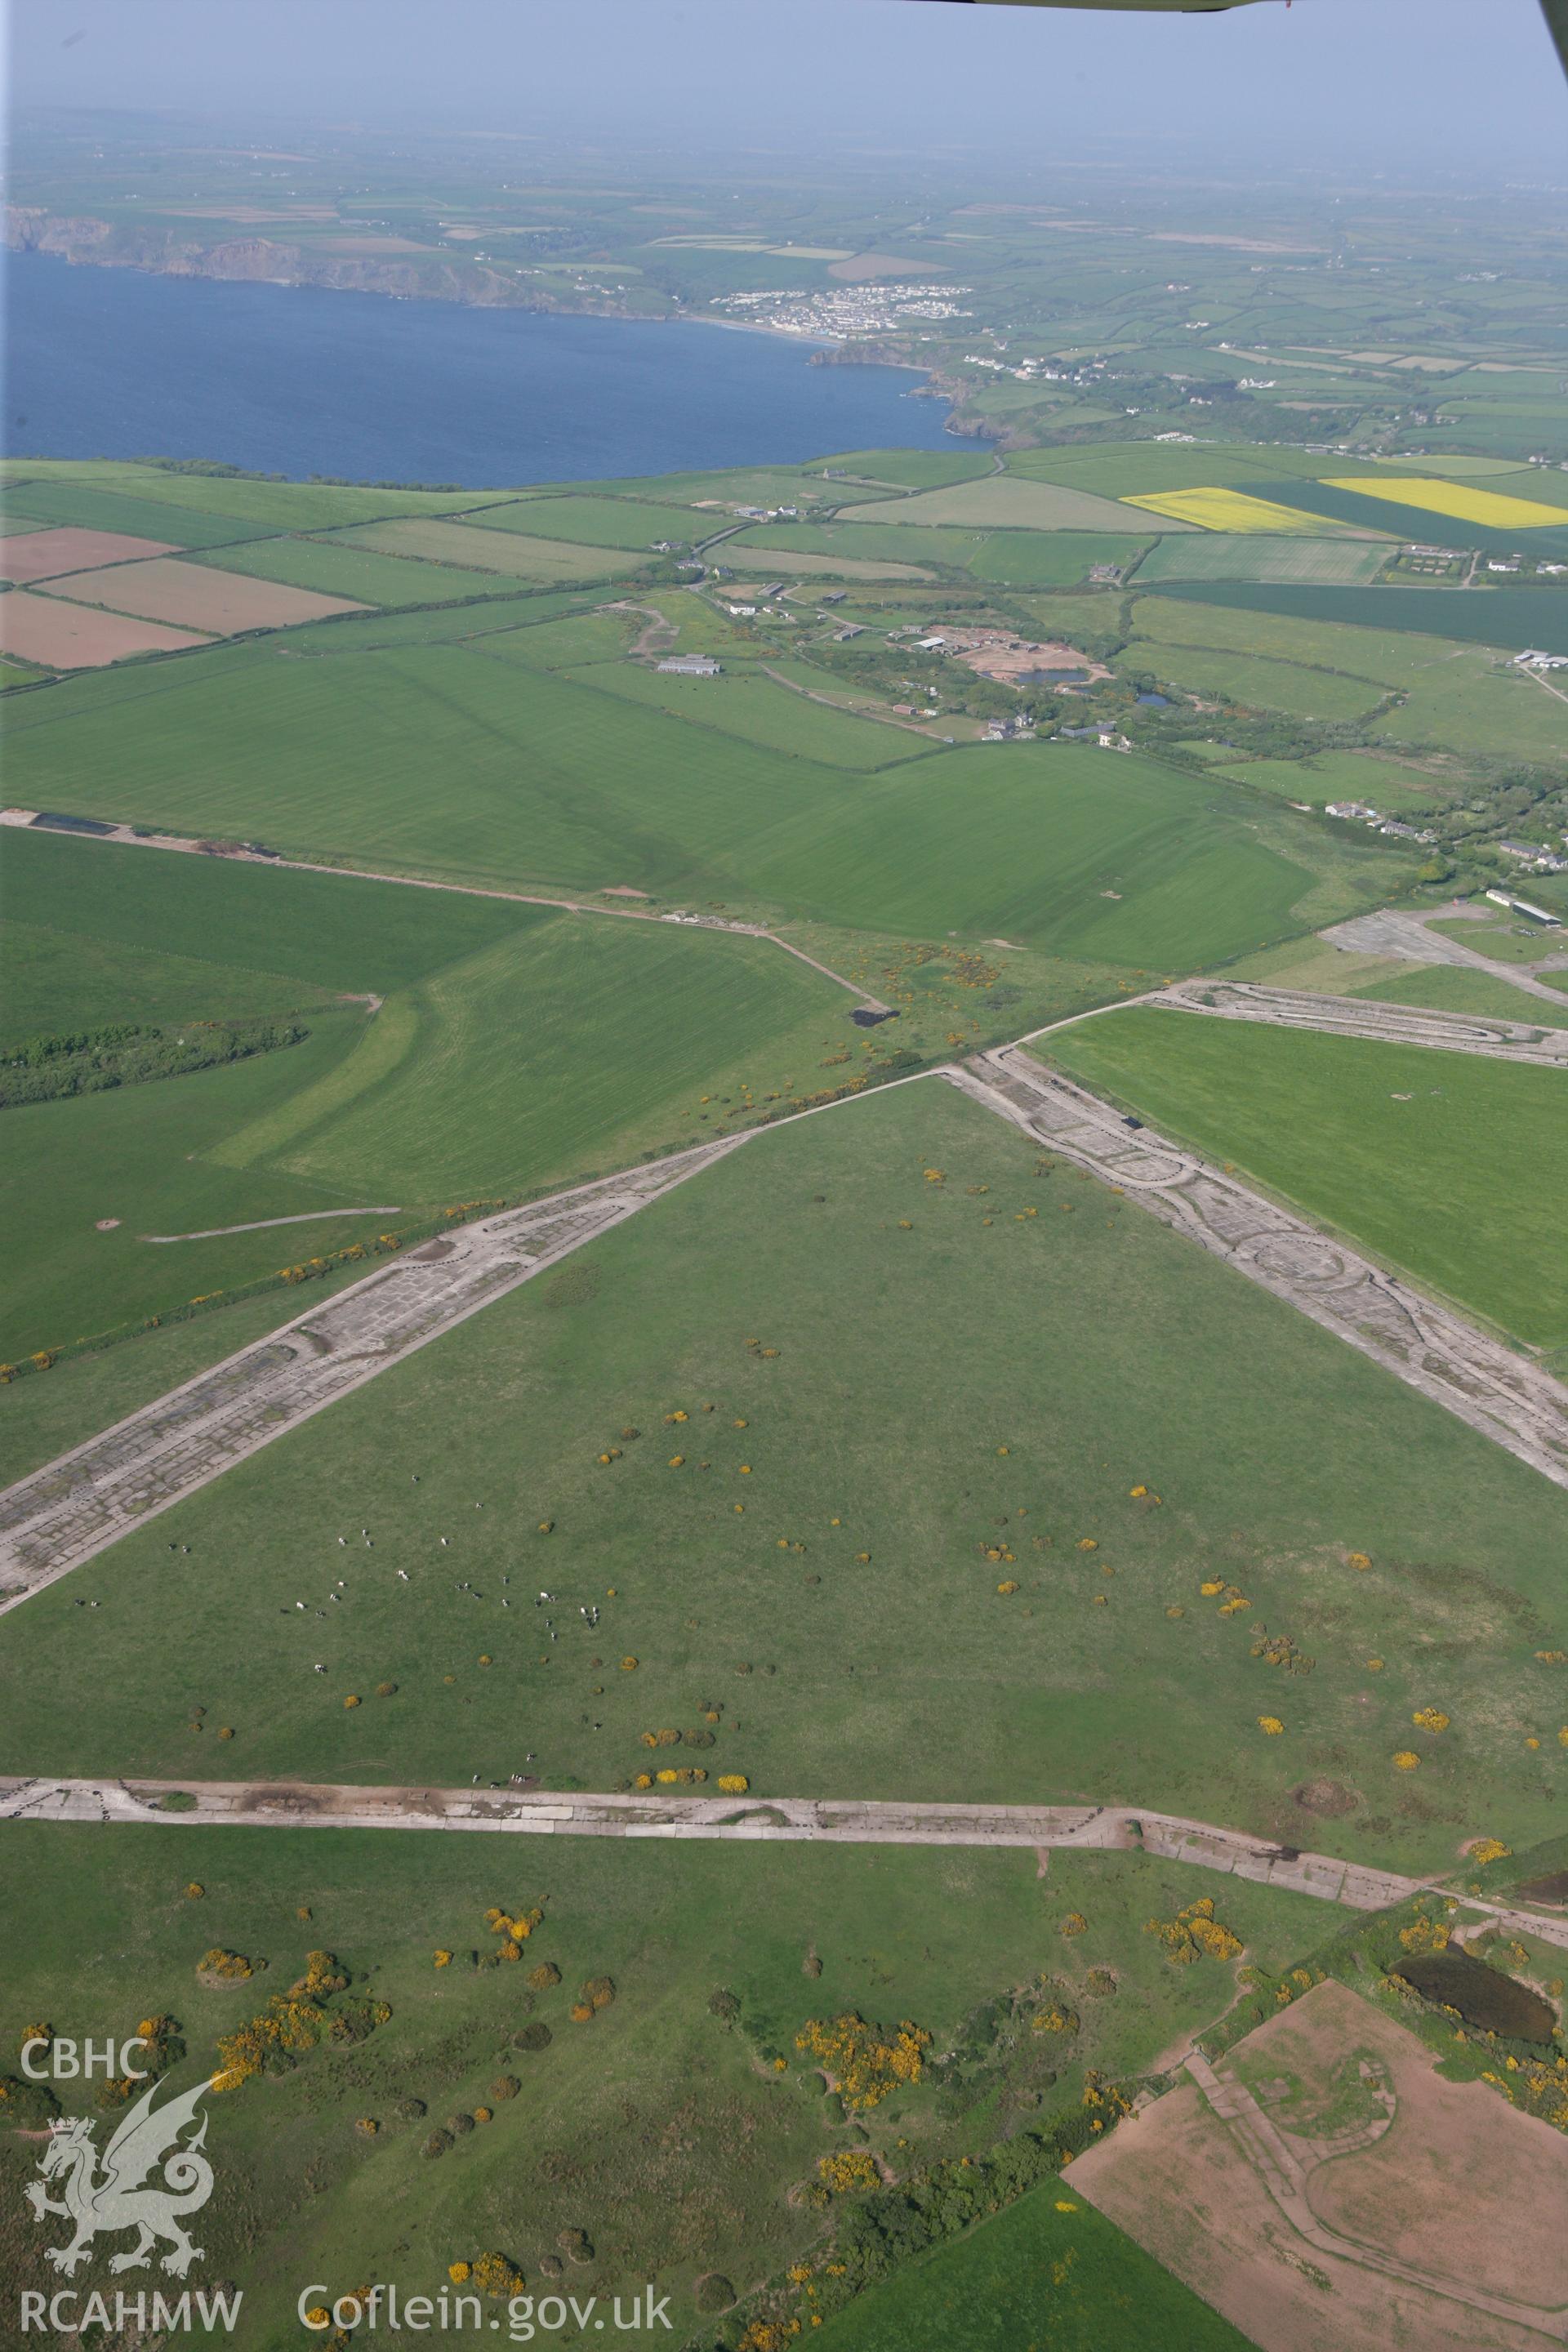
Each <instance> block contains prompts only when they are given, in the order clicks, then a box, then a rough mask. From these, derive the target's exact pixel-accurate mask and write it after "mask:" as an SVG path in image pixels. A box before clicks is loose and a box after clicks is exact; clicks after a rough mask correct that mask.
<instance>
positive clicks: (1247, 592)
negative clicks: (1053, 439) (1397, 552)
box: [1140, 540, 1568, 654]
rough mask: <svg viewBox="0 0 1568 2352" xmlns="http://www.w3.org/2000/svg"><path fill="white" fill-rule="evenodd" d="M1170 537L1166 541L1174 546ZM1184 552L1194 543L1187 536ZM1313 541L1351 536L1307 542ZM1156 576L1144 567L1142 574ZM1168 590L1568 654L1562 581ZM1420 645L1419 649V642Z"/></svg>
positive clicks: (1567, 602)
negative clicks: (1548, 584) (1549, 584)
mask: <svg viewBox="0 0 1568 2352" xmlns="http://www.w3.org/2000/svg"><path fill="white" fill-rule="evenodd" d="M1169 543H1170V542H1169V541H1163V542H1162V544H1163V545H1168V544H1169ZM1181 544H1182V547H1183V550H1184V551H1185V549H1186V548H1187V547H1188V546H1189V545H1194V544H1201V542H1193V541H1182V542H1181ZM1301 544H1302V545H1303V546H1311V547H1313V548H1320V547H1330V546H1337V547H1343V546H1347V545H1349V544H1350V542H1349V541H1342V540H1340V541H1330V540H1311V541H1302V542H1301ZM1148 576H1150V575H1149V567H1148V565H1147V564H1144V565H1143V566H1142V567H1141V571H1140V578H1141V579H1142V578H1145V577H1148ZM1160 586H1161V593H1162V594H1164V595H1171V596H1180V597H1181V598H1182V599H1183V600H1184V601H1186V600H1187V599H1189V598H1190V599H1191V601H1192V602H1193V603H1194V604H1216V605H1222V606H1224V605H1229V606H1232V607H1234V608H1235V609H1237V610H1238V611H1242V612H1248V613H1271V614H1278V615H1279V618H1280V619H1281V620H1286V621H1305V622H1324V621H1329V622H1338V623H1342V624H1346V625H1350V626H1352V627H1357V628H1363V629H1384V630H1386V629H1400V630H1408V631H1409V632H1411V633H1412V634H1413V635H1423V636H1440V637H1444V638H1447V639H1449V640H1454V639H1459V640H1462V641H1463V642H1464V643H1466V644H1468V645H1483V646H1502V647H1504V648H1506V649H1507V650H1508V651H1510V652H1522V651H1523V650H1524V648H1525V646H1540V647H1541V649H1542V652H1543V653H1549V654H1552V653H1555V654H1564V653H1568V595H1564V594H1563V593H1562V591H1561V590H1560V589H1556V588H1531V587H1521V588H1507V589H1504V588H1483V589H1470V588H1466V589H1451V588H1399V587H1386V588H1324V587H1316V588H1314V587H1311V586H1300V585H1295V586H1289V587H1285V586H1278V587H1276V586H1260V587H1243V586H1237V587H1234V588H1232V587H1226V586H1222V585H1219V584H1218V583H1215V585H1213V586H1210V585H1207V584H1199V583H1196V582H1190V581H1189V579H1188V578H1187V577H1185V576H1184V578H1183V579H1182V581H1181V582H1180V583H1179V584H1178V583H1176V582H1175V581H1168V580H1164V579H1163V580H1162V581H1161V583H1160ZM1413 650H1418V649H1413Z"/></svg>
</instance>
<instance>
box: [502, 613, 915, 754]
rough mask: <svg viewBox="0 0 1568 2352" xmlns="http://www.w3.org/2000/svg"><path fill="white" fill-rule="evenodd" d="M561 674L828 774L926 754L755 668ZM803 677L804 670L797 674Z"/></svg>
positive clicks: (815, 680) (833, 684)
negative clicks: (689, 673) (701, 673)
mask: <svg viewBox="0 0 1568 2352" xmlns="http://www.w3.org/2000/svg"><path fill="white" fill-rule="evenodd" d="M564 625H565V626H576V627H580V626H581V623H575V624H564ZM540 634H542V633H541V632H539V631H535V630H532V629H524V630H522V631H521V632H520V633H519V639H518V645H519V651H520V652H521V653H522V654H524V655H526V654H527V652H528V649H529V642H530V640H531V638H533V637H534V636H536V635H540ZM568 674H569V676H572V677H574V680H575V682H576V683H577V684H579V685H581V686H584V687H587V688H592V689H594V690H595V692H598V693H601V694H614V695H617V696H622V697H624V698H625V699H626V701H628V702H634V703H640V704H643V705H645V706H646V707H647V708H648V709H654V710H665V711H668V712H669V713H670V715H671V716H672V717H674V718H677V719H682V720H683V721H685V722H686V724H688V725H689V726H693V727H704V728H708V727H710V728H714V729H717V730H718V731H719V732H720V733H721V734H723V735H733V736H737V737H738V738H739V739H740V740H741V741H742V742H743V743H756V744H765V745H767V746H769V747H770V748H771V749H772V750H773V751H784V752H789V753H792V754H794V755H795V756H796V757H798V758H800V759H805V760H816V761H821V762H822V763H823V764H824V765H825V766H826V767H829V768H854V769H864V770H868V771H870V770H875V769H879V768H890V767H895V766H897V765H898V764H899V762H900V761H905V760H910V759H915V758H918V757H920V756H921V755H922V753H923V751H924V750H925V748H926V747H925V746H923V745H922V744H921V741H920V740H919V738H918V737H917V736H914V735H911V734H910V732H909V730H907V729H906V728H902V727H889V726H884V725H880V724H879V723H878V722H877V721H876V720H875V719H857V718H855V717H853V716H852V715H851V714H850V713H849V712H847V711H839V710H831V709H828V708H827V706H826V704H825V703H821V702H814V701H812V700H811V699H810V698H809V697H808V696H807V695H805V694H797V693H794V692H792V691H791V689H790V688H788V687H787V686H779V685H776V684H775V683H774V681H773V679H772V678H771V677H768V676H767V675H766V674H765V672H763V671H762V670H760V669H752V670H737V669H726V670H725V671H724V672H723V674H722V675H721V676H720V677H661V676H660V675H659V673H658V670H655V669H644V668H641V667H638V666H637V665H636V664H634V663H631V662H605V661H602V662H599V663H597V664H596V665H595V667H593V668H591V669H583V670H578V671H576V672H573V673H568ZM806 674H807V672H806V671H805V669H804V668H803V669H802V670H801V672H800V675H802V676H805V675H806ZM811 684H812V688H813V689H814V690H815V691H816V692H817V693H819V694H829V695H831V694H834V693H836V692H837V691H838V690H840V681H839V680H838V679H837V677H834V675H833V673H832V672H831V671H830V670H819V671H816V672H815V673H811Z"/></svg>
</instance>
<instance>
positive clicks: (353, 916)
mask: <svg viewBox="0 0 1568 2352" xmlns="http://www.w3.org/2000/svg"><path fill="white" fill-rule="evenodd" d="M823 716H824V718H825V719H826V718H829V717H832V716H833V714H828V713H826V712H825V713H824V714H823ZM835 723H841V724H843V725H844V726H846V727H849V728H853V727H856V726H858V724H860V722H858V721H855V720H853V719H847V720H844V721H842V722H840V721H837V719H835ZM895 740H896V739H895ZM9 843H10V846H9V847H8V856H7V887H8V890H9V891H10V892H11V893H12V894H14V896H15V898H16V900H18V901H21V900H23V899H25V902H26V904H27V906H28V908H29V909H30V911H31V912H32V914H33V915H34V916H35V917H36V918H37V919H35V920H32V921H28V922H26V923H20V924H16V925H11V926H7V940H6V945H5V959H6V961H5V966H4V967H3V968H0V969H3V970H4V972H5V979H6V982H7V987H6V998H7V1005H8V1008H14V1011H13V1018H14V1020H15V1023H16V1028H15V1035H16V1038H17V1039H20V1038H22V1037H25V1036H26V1035H27V1034H37V1032H38V1031H40V1030H45V1029H47V1030H48V1031H49V1032H51V1033H57V1032H58V1031H60V1030H61V1029H64V1028H69V1027H71V1026H73V1025H78V1024H81V1025H87V1024H101V1023H103V1022H106V1021H113V1020H128V1019H129V1020H137V1021H142V1022H158V1021H170V1022H172V1021H176V1020H179V1019H181V1018H196V1019H203V1020H212V1019H234V1018H239V1017H244V1016H252V1017H254V1016H256V1015H258V1014H264V1013H283V1012H286V1011H300V1012H301V1017H302V1018H303V1019H304V1020H305V1021H306V1023H307V1024H308V1025H309V1027H310V1031H311V1035H310V1039H309V1040H308V1042H307V1043H305V1044H304V1045H295V1046H290V1047H288V1048H286V1049H284V1050H283V1051H280V1052H277V1053H272V1054H268V1055H260V1056H257V1057H254V1058H253V1059H251V1060H249V1061H247V1062H243V1063H240V1064H237V1065H233V1066H228V1067H225V1068H220V1069H216V1070H209V1071H205V1072H202V1073H200V1074H197V1075H195V1076H192V1077H187V1078H182V1079H174V1080H167V1081H159V1082H157V1083H155V1084H147V1085H140V1086H133V1087H123V1088H120V1089H116V1090H113V1091H110V1092H105V1093H100V1094H94V1095H89V1096H83V1097H76V1098H72V1099H68V1100H64V1101H57V1102H51V1103H45V1104H39V1105H33V1106H29V1107H27V1108H24V1109H19V1110H13V1111H9V1112H7V1113H5V1121H6V1136H7V1139H8V1148H7V1151H6V1154H5V1174H4V1178H3V1180H0V1181H3V1183H4V1186H5V1194H6V1200H7V1203H8V1207H9V1212H10V1214H11V1216H12V1218H13V1220H14V1222H15V1226H16V1231H17V1232H18V1233H25V1234H26V1236H27V1250H26V1267H25V1268H23V1269H18V1270H17V1271H16V1276H15V1279H14V1281H13V1284H12V1286H11V1293H10V1305H9V1314H8V1318H7V1320H6V1324H5V1331H4V1333H3V1335H0V1354H10V1355H13V1356H15V1355H17V1354H21V1353H27V1352H31V1351H32V1350H33V1349H37V1348H39V1347H46V1346H55V1345H58V1344H59V1343H61V1342H64V1341H67V1340H71V1339H77V1338H79V1337H81V1336H84V1335H87V1334H89V1333H95V1332H97V1331H100V1330H103V1329H107V1328H111V1327H113V1326H115V1325H118V1324H120V1323H121V1322H123V1321H125V1320H128V1319H130V1318H133V1317H140V1316H142V1315H147V1314H153V1313H158V1312H161V1311H166V1310H167V1309H169V1308H171V1307H174V1306H176V1305H179V1304H182V1303H183V1302H184V1300H186V1299H187V1298H189V1297H193V1296H195V1295H196V1294H197V1293H198V1292H200V1293H206V1292H208V1291H211V1290H213V1289H215V1288H218V1287H227V1286H232V1285H233V1284H235V1283H238V1282H244V1281H247V1280H250V1279H252V1278H254V1277H255V1276H258V1275H262V1274H268V1273H271V1272H272V1271H274V1270H275V1268H276V1267H277V1266H278V1265H280V1264H286V1263H289V1262H291V1261H293V1260H295V1259H297V1258H300V1257H304V1256H309V1255H313V1254H317V1253H319V1252H320V1251H321V1249H323V1248H324V1247H326V1246H328V1245H333V1244H339V1243H345V1242H348V1241H351V1240H353V1239H355V1238H357V1237H359V1235H360V1225H358V1224H356V1223H353V1221H350V1222H347V1223H338V1222H337V1221H336V1220H335V1219H334V1220H331V1222H330V1223H322V1224H320V1225H318V1224H316V1223H309V1224H301V1225H299V1226H295V1227H289V1228H287V1229H285V1230H283V1231H282V1232H280V1233H267V1232H263V1233H256V1234H235V1235H231V1236H228V1237H226V1238H224V1239H218V1240H212V1241H204V1242H193V1243H181V1244H178V1245H176V1246H174V1247H170V1248H164V1247H159V1246H150V1245H148V1244H145V1243H142V1242H141V1241H140V1240H139V1239H138V1238H137V1236H138V1235H139V1234H144V1233H178V1234H184V1233H191V1232H197V1231H205V1230H206V1229H208V1228H211V1227H217V1226H225V1225H234V1224H239V1223H247V1222H249V1221H251V1220H253V1219H264V1218H272V1217H284V1216H296V1215H303V1214H305V1213H308V1212H310V1211H312V1210H321V1211H323V1212H325V1211H329V1210H335V1209H337V1208H339V1207H340V1206H349V1207H375V1208H378V1209H380V1208H384V1207H398V1208H400V1209H404V1210H408V1209H412V1208H416V1207H419V1206H422V1205H424V1204H426V1203H429V1202H437V1201H444V1200H446V1199H447V1198H448V1197H457V1198H473V1197H474V1196H475V1195H476V1194H485V1195H487V1196H488V1195H489V1194H491V1193H495V1192H505V1193H506V1194H507V1195H509V1196H511V1195H515V1194H517V1193H519V1192H525V1191H527V1190H530V1189H531V1188H533V1187H536V1186H539V1185H542V1184H546V1183H549V1182H552V1181H560V1182H564V1181H568V1180H570V1179H571V1178H573V1177H574V1176H577V1175H580V1174H583V1173H585V1172H590V1171H597V1170H599V1169H602V1168H605V1167H612V1166H616V1165H620V1164H624V1163H625V1162H626V1160H631V1159H633V1158H635V1157H636V1155H637V1152H638V1151H641V1150H649V1149H653V1148H657V1147H658V1146H660V1145H667V1144H669V1143H672V1142H676V1141H685V1140H688V1139H696V1138H697V1137H699V1136H700V1135H701V1134H702V1133H703V1131H704V1130H705V1129H707V1128H709V1127H710V1126H712V1125H715V1124H717V1123H719V1122H720V1121H721V1120H722V1119H723V1118H724V1115H725V1113H724V1108H721V1107H720V1106H721V1101H722V1100H724V1099H727V1100H729V1101H731V1102H732V1103H733V1105H734V1106H735V1107H736V1108H735V1116H736V1117H737V1118H741V1117H744V1116H745V1115H746V1113H745V1108H744V1107H745V1106H746V1105H747V1104H752V1105H753V1106H754V1107H755V1108H762V1107H763V1106H764V1105H765V1104H766V1103H767V1102H768V1101H770V1100H777V1099H781V1098H783V1097H784V1096H785V1095H786V1094H787V1093H788V1092H789V1091H790V1090H791V1088H792V1087H793V1088H795V1089H798V1091H799V1092H800V1094H802V1095H803V1096H804V1095H805V1094H808V1093H811V1092H813V1091H814V1090H816V1089H818V1088H820V1087H822V1086H824V1085H826V1084H830V1083H834V1082H836V1077H837V1074H838V1073H840V1072H843V1071H844V1058H843V1057H844V1056H846V1055H849V1054H851V1053H852V1054H853V1055H854V1060H855V1065H856V1066H866V1064H867V1062H868V1059H869V1060H870V1061H871V1062H874V1061H875V1060H876V1059H877V1057H878V1056H879V1055H881V1054H882V1053H884V1052H885V1051H886V1050H887V1049H886V1047H885V1045H884V1042H883V1040H882V1039H880V1038H878V1039H875V1040H871V1039H860V1038H858V1035H857V1033H856V1032H855V1030H854V1029H853V1028H852V1026H851V1025H850V1024H849V1022H848V1019H847V1014H848V1012H849V1009H850V1006H851V1004H852V1003H853V1002H854V999H853V997H852V996H851V995H849V994H848V993H847V992H846V991H845V990H842V989H840V988H838V987H837V986H836V985H835V984H834V982H831V981H829V980H827V979H826V978H825V977H824V976H822V975H821V974H819V973H817V972H816V971H812V970H811V969H810V968H809V966H807V965H806V964H805V963H803V962H801V961H799V960H798V959H797V958H795V957H791V956H789V955H787V954H785V953H784V951H783V950H781V949H779V948H777V947H775V946H774V945H773V944H772V943H771V942H769V941H764V940H753V939H745V938H735V937H725V936H724V935H722V934H718V933H713V932H704V931H691V930H686V929H674V928H673V927H670V928H665V927H663V926H659V925H656V924H652V923H647V922H638V921H635V920H629V919H618V920H617V919H610V918H607V917H600V918H593V917H580V918H574V917H571V916H566V915H559V914H556V913H554V912H552V910H550V909H548V908H538V907H529V906H526V905H521V904H507V903H506V902H504V901H497V900H492V899H485V898H469V897H463V896H460V895H457V894H444V893H443V894H432V893H427V892H423V891H413V890H408V889H400V888H398V887H396V886H395V885H391V884H384V883H377V882H368V881H364V880H361V879H358V878H355V877H347V876H344V877H334V876H315V875H300V874H294V873H289V872H287V871H277V872H268V871H267V870H265V869H264V868H260V867H257V866H234V865H230V864H226V863H221V862H218V861H209V860H205V859H198V858H194V857H180V856H170V855H167V854H161V853H158V852H153V851H147V852H137V851H130V850H118V851H117V850H115V849H114V848H112V847H103V846H100V845H96V844H92V843H82V842H79V841H71V840H68V839H64V838H61V837H60V836H59V835H53V836H50V835H34V834H30V833H18V834H14V835H11V836H10V837H9ZM13 852H14V856H15V863H14V864H13V863H12V862H11V857H12V854H13ZM151 940H165V941H167V942H168V945H167V946H158V947H154V946H152V945H151V944H149V942H150V941H151ZM197 941H199V942H201V943H202V944H205V945H206V946H207V947H208V949H209V950H216V952H210V953H209V954H208V955H207V956H206V957H196V956H192V955H189V954H186V953H184V952H183V944H184V943H185V942H191V943H195V942H197ZM224 949H226V950H227V955H226V957H225V956H224V954H223V950H224ZM264 955H265V956H267V957H268V958H269V959H270V961H269V962H268V963H267V964H263V963H261V962H260V961H251V959H259V958H260V957H262V956H264ZM1086 977H1089V975H1086ZM354 983H358V985H357V987H354V986H353V984H354ZM345 986H349V987H353V992H354V993H356V994H359V995H371V994H374V995H377V996H383V997H384V999H385V1002H384V1004H383V1005H382V1007H381V1010H380V1011H379V1012H378V1013H376V1014H375V1016H374V1020H373V1021H371V1022H370V1024H368V1025H366V1022H365V1015H364V1013H363V1010H362V1008H361V1007H359V1006H357V1005H356V1006H354V1007H353V1008H350V1007H347V1006H345V1005H343V1004H342V1003H341V1001H339V1000H340V999H341V995H342V992H343V990H344V988H345ZM981 1002H982V1003H984V998H983V997H982V999H981ZM923 1042H924V1031H923V1029H922V1031H921V1043H923ZM930 1042H931V1045H932V1046H933V1047H934V1046H936V1045H940V1043H941V1038H940V1034H935V1035H933V1036H932V1037H931V1041H930ZM825 1060H827V1061H829V1062H830V1063H831V1066H832V1068H833V1070H834V1073H835V1077H824V1076H821V1075H819V1073H820V1072H821V1070H822V1067H823V1065H824V1062H825ZM846 1074H848V1073H846ZM709 1097H711V1101H710V1100H709ZM110 1196H112V1197H110ZM102 1217H114V1218H117V1219H118V1220H119V1221H120V1222H119V1224H118V1226H117V1227H116V1228H114V1229H113V1230H111V1231H110V1232H107V1233H100V1232H99V1231H98V1230H97V1226H98V1221H99V1219H100V1218H102ZM387 1222H388V1220H387V1219H386V1218H385V1217H381V1218H378V1219H377V1220H375V1221H374V1223H373V1224H372V1226H371V1228H370V1230H371V1231H373V1232H374V1231H376V1230H379V1229H380V1227H381V1226H382V1225H384V1224H385V1223H387ZM361 1223H363V1221H361ZM279 1312H280V1313H281V1310H279Z"/></svg>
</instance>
